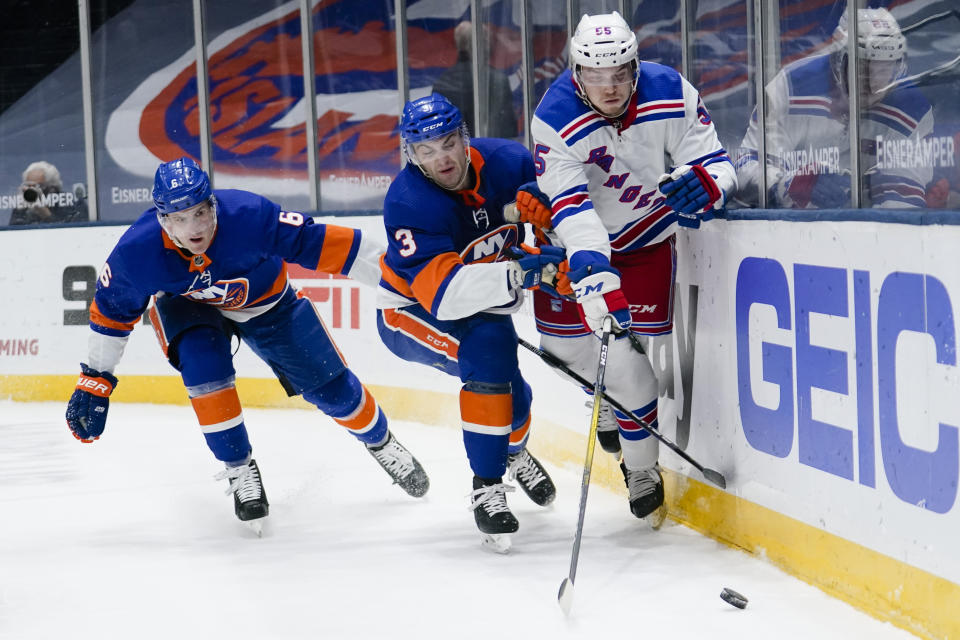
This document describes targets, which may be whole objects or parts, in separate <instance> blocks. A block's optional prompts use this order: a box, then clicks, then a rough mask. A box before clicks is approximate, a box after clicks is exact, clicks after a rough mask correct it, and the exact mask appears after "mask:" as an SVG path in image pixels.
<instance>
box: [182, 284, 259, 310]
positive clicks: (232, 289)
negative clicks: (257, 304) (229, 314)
mask: <svg viewBox="0 0 960 640" xmlns="http://www.w3.org/2000/svg"><path fill="white" fill-rule="evenodd" d="M249 291H250V283H249V282H248V281H247V279H246V278H237V279H236V280H218V281H217V282H215V283H214V284H213V285H212V286H210V287H206V288H204V289H194V290H192V291H187V292H186V293H185V294H183V295H184V296H186V297H187V298H190V299H191V300H194V301H196V302H203V303H204V304H212V305H215V306H218V307H222V308H223V309H239V308H241V307H243V305H244V304H246V302H247V293H248V292H249Z"/></svg>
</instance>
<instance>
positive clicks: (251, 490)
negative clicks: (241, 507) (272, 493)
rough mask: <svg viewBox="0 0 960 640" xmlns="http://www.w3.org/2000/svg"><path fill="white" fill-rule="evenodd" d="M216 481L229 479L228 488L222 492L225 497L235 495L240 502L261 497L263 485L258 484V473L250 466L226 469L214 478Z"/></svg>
mask: <svg viewBox="0 0 960 640" xmlns="http://www.w3.org/2000/svg"><path fill="white" fill-rule="evenodd" d="M214 478H215V479H217V480H223V479H229V480H230V486H228V487H227V490H226V491H225V492H224V493H226V494H227V495H229V494H231V493H236V494H237V498H238V499H239V500H240V502H246V501H247V500H255V499H257V498H259V497H260V496H261V495H263V485H262V484H261V483H260V473H259V471H258V470H257V468H256V467H255V466H253V465H251V464H244V465H240V466H239V467H227V468H226V469H224V470H223V471H221V472H220V473H218V474H217V475H215V476H214Z"/></svg>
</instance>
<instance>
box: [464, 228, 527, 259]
mask: <svg viewBox="0 0 960 640" xmlns="http://www.w3.org/2000/svg"><path fill="white" fill-rule="evenodd" d="M518 244H520V234H519V232H518V231H517V227H516V225H512V224H505V225H503V226H501V227H497V228H496V229H494V230H493V231H491V232H490V233H486V234H484V235H482V236H481V237H479V238H477V239H476V240H474V241H473V242H471V243H470V244H469V245H467V248H466V249H464V250H463V251H462V252H460V259H461V260H463V263H464V264H470V263H472V262H497V261H498V260H500V259H501V258H502V257H503V249H504V248H505V247H512V246H515V245H518Z"/></svg>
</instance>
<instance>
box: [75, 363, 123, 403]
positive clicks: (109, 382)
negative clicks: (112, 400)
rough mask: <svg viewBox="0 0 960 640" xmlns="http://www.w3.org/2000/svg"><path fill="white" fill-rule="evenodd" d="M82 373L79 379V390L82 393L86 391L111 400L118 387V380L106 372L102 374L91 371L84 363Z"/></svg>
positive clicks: (81, 364)
mask: <svg viewBox="0 0 960 640" xmlns="http://www.w3.org/2000/svg"><path fill="white" fill-rule="evenodd" d="M80 371H81V373H80V377H79V378H78V379H77V389H80V390H81V391H86V392H87V393H90V394H93V395H95V396H99V397H101V398H109V397H110V394H111V393H113V390H114V388H116V386H117V382H118V381H117V379H116V378H115V377H114V376H113V375H111V374H110V373H108V372H106V371H104V372H100V371H97V370H96V369H91V368H90V367H88V366H87V365H85V364H83V363H80Z"/></svg>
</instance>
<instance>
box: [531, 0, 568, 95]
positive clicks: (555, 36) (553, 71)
mask: <svg viewBox="0 0 960 640" xmlns="http://www.w3.org/2000/svg"><path fill="white" fill-rule="evenodd" d="M530 24H531V26H532V38H533V83H534V84H533V105H532V107H533V108H535V107H536V106H537V104H539V102H540V98H542V97H543V94H544V93H546V91H547V87H549V86H550V83H551V82H553V80H554V79H555V78H556V77H557V76H559V75H560V74H561V73H563V71H564V70H565V69H566V68H567V64H568V62H567V40H568V39H569V38H570V33H569V32H568V30H567V12H566V7H565V6H563V3H559V2H538V3H533V6H532V7H530Z"/></svg>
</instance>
